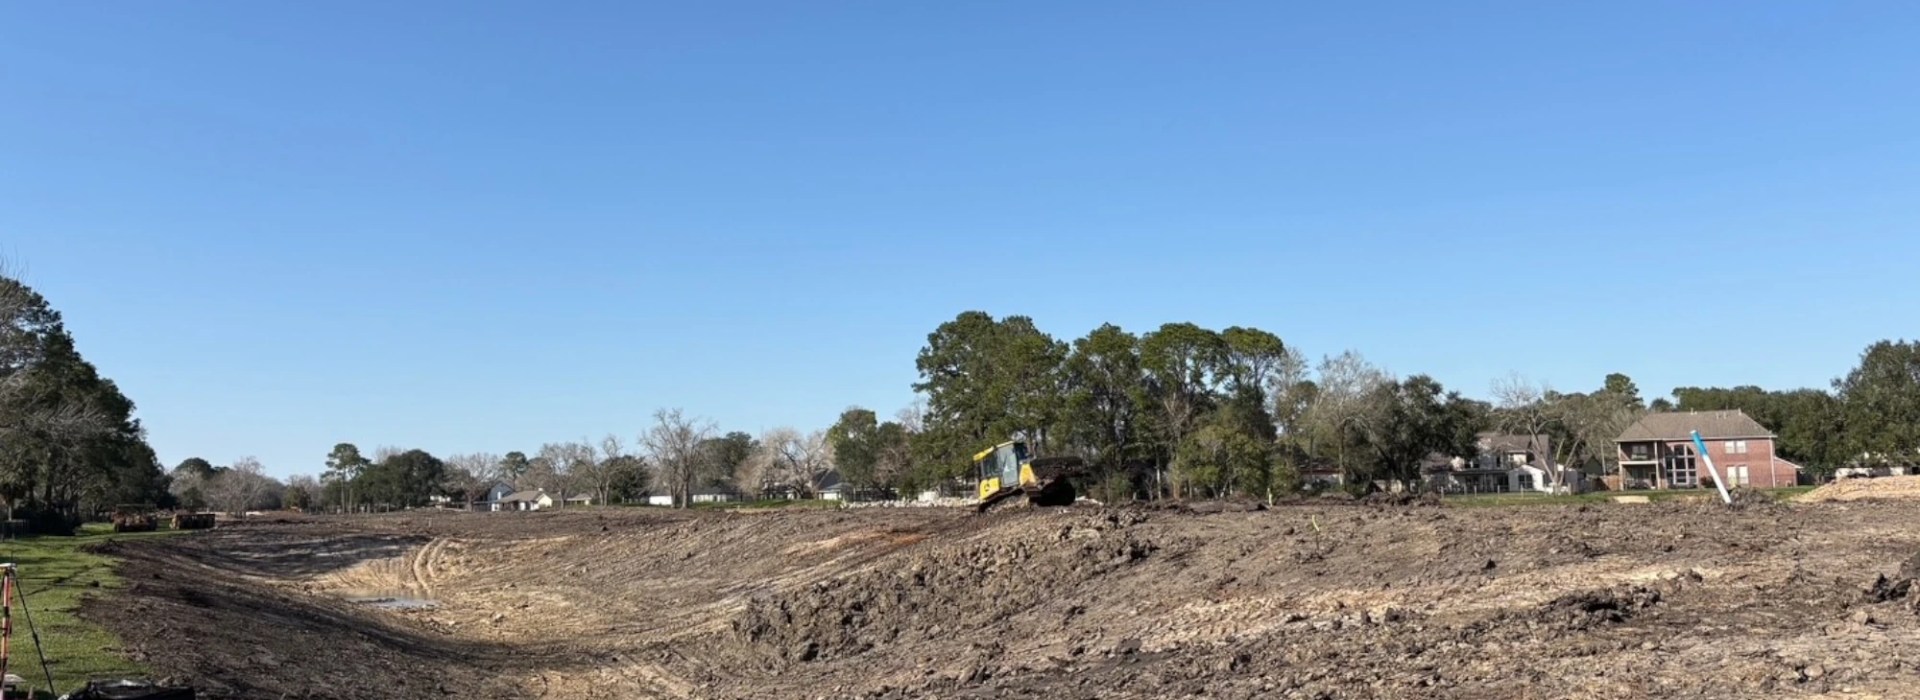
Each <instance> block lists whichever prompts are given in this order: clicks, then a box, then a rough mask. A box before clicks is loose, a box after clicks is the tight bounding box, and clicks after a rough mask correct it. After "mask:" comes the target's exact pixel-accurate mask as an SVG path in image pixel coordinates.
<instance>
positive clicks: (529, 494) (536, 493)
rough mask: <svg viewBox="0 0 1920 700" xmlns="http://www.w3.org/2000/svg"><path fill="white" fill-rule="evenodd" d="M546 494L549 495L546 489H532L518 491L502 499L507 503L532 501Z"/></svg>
mask: <svg viewBox="0 0 1920 700" xmlns="http://www.w3.org/2000/svg"><path fill="white" fill-rule="evenodd" d="M545 495H547V492H546V491H544V490H542V489H534V490H532V491H517V492H514V493H513V494H511V495H509V496H507V497H506V498H502V499H500V500H501V501H502V502H507V503H532V502H534V501H538V500H540V497H541V496H545Z"/></svg>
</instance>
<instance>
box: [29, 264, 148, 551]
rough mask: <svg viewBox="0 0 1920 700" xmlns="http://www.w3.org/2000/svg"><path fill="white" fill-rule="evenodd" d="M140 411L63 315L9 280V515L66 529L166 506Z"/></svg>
mask: <svg viewBox="0 0 1920 700" xmlns="http://www.w3.org/2000/svg"><path fill="white" fill-rule="evenodd" d="M133 412H134V404H133V402H132V401H131V400H129V399H128V398H127V397H126V396H125V395H123V394H121V393H120V389H119V387H118V386H116V385H115V384H114V382H113V381H111V380H109V379H107V378H105V377H103V376H101V375H100V374H99V372H98V370H97V369H96V368H95V367H94V366H93V364H92V363H90V362H88V361H87V360H86V359H84V358H82V357H81V355H80V353H79V351H78V349H77V348H76V347H75V344H74V339H73V337H72V336H71V335H69V334H68V332H67V330H66V326H65V324H64V323H63V322H62V320H61V318H60V314H59V312H57V311H55V310H54V309H53V308H52V306H51V305H50V304H48V303H47V300H46V299H45V298H44V297H42V296H40V294H39V293H37V292H35V291H34V290H33V289H31V288H30V287H28V286H26V285H25V284H22V283H20V282H19V281H18V280H16V279H13V278H12V277H8V276H4V275H0V501H4V506H5V507H6V509H8V511H9V513H10V515H16V514H17V515H25V516H27V517H29V518H33V519H36V520H37V521H41V522H43V523H46V524H53V523H61V525H60V527H63V528H64V527H68V526H70V525H71V524H72V523H74V522H77V521H78V519H79V518H80V517H81V516H82V515H84V514H85V513H86V512H88V511H91V510H97V509H100V508H104V507H106V506H110V505H112V504H113V503H115V502H122V501H126V502H156V501H159V500H162V499H164V498H165V497H166V496H167V493H166V477H165V475H164V474H163V473H162V470H161V467H160V465H159V463H158V461H157V460H156V459H155V458H154V456H153V451H152V449H151V448H149V447H148V446H147V444H146V434H145V430H144V429H143V428H142V427H141V426H140V422H139V421H138V420H137V419H135V418H134V417H133ZM19 509H25V512H24V513H14V511H17V510H19Z"/></svg>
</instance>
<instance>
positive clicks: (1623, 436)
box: [1614, 410, 1800, 489]
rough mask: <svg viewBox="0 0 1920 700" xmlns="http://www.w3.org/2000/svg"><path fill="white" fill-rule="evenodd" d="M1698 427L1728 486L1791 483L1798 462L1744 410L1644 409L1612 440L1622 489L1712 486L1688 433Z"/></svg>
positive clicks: (1795, 477)
mask: <svg viewBox="0 0 1920 700" xmlns="http://www.w3.org/2000/svg"><path fill="white" fill-rule="evenodd" d="M1694 431H1699V432H1700V439H1701V441H1703V442H1705V443H1706V445H1707V454H1708V456H1710V457H1712V458H1713V463H1714V466H1717V467H1719V468H1720V477H1721V478H1722V479H1725V480H1726V481H1727V485H1728V486H1729V487H1732V486H1751V487H1754V488H1775V487H1780V486H1793V485H1794V484H1796V483H1798V482H1799V479H1800V465H1797V464H1794V463H1792V462H1789V461H1787V460H1784V459H1781V458H1780V457H1779V455H1778V454H1776V453H1775V452H1774V444H1773V440H1774V435H1773V433H1772V432H1770V431H1768V430H1767V429H1766V427H1764V426H1762V425H1760V423H1759V422H1757V421H1755V420H1754V419H1753V418H1751V417H1749V416H1748V415H1747V414H1746V413H1745V412H1744V411H1738V410H1734V411H1687V412H1675V413H1649V414H1647V415H1646V416H1645V417H1643V418H1641V419H1640V420H1638V421H1635V422H1634V424H1633V425H1630V426H1627V429H1626V430H1625V431H1624V432H1621V433H1620V437H1619V438H1617V439H1615V440H1614V444H1615V445H1617V446H1618V448H1619V455H1620V471H1619V475H1618V476H1619V479H1620V484H1621V487H1622V488H1629V489H1688V488H1699V487H1703V486H1704V487H1709V488H1711V487H1712V486H1713V477H1711V476H1709V475H1708V474H1707V465H1706V463H1705V461H1703V460H1701V459H1700V456H1699V455H1698V454H1696V449H1695V448H1694V446H1693V432H1694Z"/></svg>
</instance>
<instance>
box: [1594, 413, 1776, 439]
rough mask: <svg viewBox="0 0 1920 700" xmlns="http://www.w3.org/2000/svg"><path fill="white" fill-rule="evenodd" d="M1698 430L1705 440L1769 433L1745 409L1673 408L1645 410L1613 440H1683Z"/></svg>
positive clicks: (1754, 436)
mask: <svg viewBox="0 0 1920 700" xmlns="http://www.w3.org/2000/svg"><path fill="white" fill-rule="evenodd" d="M1696 430H1697V431H1700V437H1702V438H1705V439H1709V440H1724V439H1727V438H1743V437H1745V438H1764V437H1773V433H1771V432H1768V431H1767V429H1766V427H1764V426H1762V425H1760V423H1759V422H1758V421H1755V420H1754V419H1753V418H1751V417H1749V416H1748V415H1747V413H1746V412H1745V411H1741V410H1738V409H1735V410H1730V411H1675V412H1672V413H1649V414H1647V415H1645V416H1643V417H1641V418H1640V420H1637V421H1634V423H1633V425H1630V426H1627V429H1626V431H1625V432H1622V433H1620V437H1618V438H1615V439H1614V442H1633V441H1636V440H1686V439H1688V438H1690V437H1692V433H1693V431H1696Z"/></svg>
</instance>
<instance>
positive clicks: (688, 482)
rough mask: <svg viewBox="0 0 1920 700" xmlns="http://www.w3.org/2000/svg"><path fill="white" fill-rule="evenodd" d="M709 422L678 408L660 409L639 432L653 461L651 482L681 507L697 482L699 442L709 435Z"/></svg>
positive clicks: (699, 459)
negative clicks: (648, 424) (649, 424)
mask: <svg viewBox="0 0 1920 700" xmlns="http://www.w3.org/2000/svg"><path fill="white" fill-rule="evenodd" d="M713 431H714V426H713V423H711V422H709V421H707V420H705V419H701V418H689V417H687V415H686V413H685V412H683V411H681V410H680V409H677V408H673V409H664V408H663V409H660V410H658V411H655V412H654V414H653V426H652V427H649V428H647V430H646V432H644V433H642V434H641V435H640V444H642V445H645V446H646V448H647V454H648V456H649V457H650V460H649V461H651V462H652V463H653V468H654V483H657V484H659V485H660V486H661V488H664V489H666V490H667V493H668V494H671V495H672V497H673V504H674V505H675V506H678V507H681V508H685V507H687V504H688V503H689V502H691V501H692V500H693V487H694V486H696V485H698V484H699V483H700V477H701V474H700V467H701V465H702V464H704V463H705V460H703V459H702V455H701V450H700V442H701V441H702V440H706V439H707V438H708V437H709V436H711V435H712V434H713Z"/></svg>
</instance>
